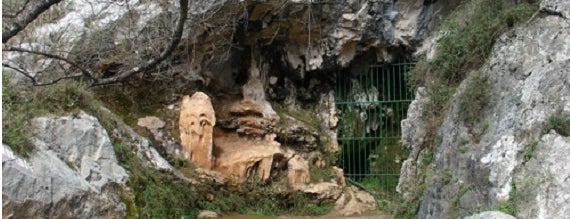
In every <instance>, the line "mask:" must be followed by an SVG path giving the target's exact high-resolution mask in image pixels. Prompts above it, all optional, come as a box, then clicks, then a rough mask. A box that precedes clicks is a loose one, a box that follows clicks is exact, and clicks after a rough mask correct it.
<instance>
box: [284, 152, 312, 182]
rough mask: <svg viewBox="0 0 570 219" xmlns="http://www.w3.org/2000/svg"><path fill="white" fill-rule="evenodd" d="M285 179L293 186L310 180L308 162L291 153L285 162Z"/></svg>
mask: <svg viewBox="0 0 570 219" xmlns="http://www.w3.org/2000/svg"><path fill="white" fill-rule="evenodd" d="M287 179H288V180H289V184H290V185H291V186H293V188H299V187H302V186H304V185H305V184H306V183H308V182H309V181H311V176H310V175H309V162H308V161H306V160H305V159H303V158H302V157H301V156H299V155H293V157H292V158H290V159H289V162H288V163H287Z"/></svg>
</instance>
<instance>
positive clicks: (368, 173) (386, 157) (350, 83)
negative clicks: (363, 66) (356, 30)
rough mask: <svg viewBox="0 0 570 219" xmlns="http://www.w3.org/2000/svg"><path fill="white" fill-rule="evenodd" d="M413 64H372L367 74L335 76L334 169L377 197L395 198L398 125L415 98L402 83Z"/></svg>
mask: <svg viewBox="0 0 570 219" xmlns="http://www.w3.org/2000/svg"><path fill="white" fill-rule="evenodd" d="M412 66H413V64H412V63H405V62H404V63H397V64H382V65H370V66H369V67H368V71H365V72H358V73H352V74H350V75H352V76H346V75H342V74H341V75H339V78H338V80H337V86H338V87H337V89H336V106H337V109H338V110H339V112H340V123H339V127H338V134H339V137H338V140H339V144H340V146H341V150H342V151H341V155H340V157H339V162H338V166H339V167H341V168H343V169H344V173H345V176H347V177H348V178H349V179H351V180H352V181H353V182H357V183H359V184H361V185H362V186H364V187H366V188H367V189H369V190H373V191H374V192H376V193H377V194H378V195H380V194H382V195H384V194H394V193H395V189H396V185H397V184H398V178H399V176H400V167H401V162H402V161H403V159H404V158H405V157H406V156H407V152H406V151H405V150H404V148H403V147H402V146H401V145H400V135H401V128H400V121H401V120H402V119H404V118H405V116H406V113H407V111H408V106H409V104H410V102H411V101H412V99H413V96H412V93H411V92H410V91H408V86H407V84H406V73H407V72H408V71H409V70H410V69H411V68H412Z"/></svg>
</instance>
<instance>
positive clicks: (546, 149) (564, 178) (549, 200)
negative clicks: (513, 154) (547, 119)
mask: <svg viewBox="0 0 570 219" xmlns="http://www.w3.org/2000/svg"><path fill="white" fill-rule="evenodd" d="M569 162H570V137H568V136H566V137H564V136H560V135H559V134H557V133H554V132H552V133H550V134H546V135H544V136H542V138H541V139H540V141H538V144H537V145H536V150H535V151H534V153H533V154H532V158H531V159H530V160H528V162H526V164H525V165H524V166H523V167H522V168H520V172H517V173H515V174H514V176H513V180H514V182H517V184H516V186H517V188H516V189H517V195H519V197H520V198H518V199H520V202H518V203H517V216H518V217H521V218H541V219H542V218H544V219H546V218H564V217H567V216H568V215H570V183H569V182H568V180H570V167H568V163H569Z"/></svg>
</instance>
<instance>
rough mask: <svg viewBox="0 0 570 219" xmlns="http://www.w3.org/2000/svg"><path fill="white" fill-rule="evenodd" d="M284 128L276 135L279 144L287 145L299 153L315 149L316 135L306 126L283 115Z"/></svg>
mask: <svg viewBox="0 0 570 219" xmlns="http://www.w3.org/2000/svg"><path fill="white" fill-rule="evenodd" d="M281 120H283V122H284V124H286V125H285V127H282V128H281V130H280V131H279V133H278V135H277V140H279V142H284V143H287V146H289V147H291V148H293V149H295V150H297V151H300V152H310V151H315V150H316V149H317V143H318V137H319V136H318V135H317V133H316V132H315V131H313V130H311V129H310V128H309V127H308V125H307V124H305V123H304V122H302V121H299V120H297V119H295V118H293V117H291V116H288V115H284V116H283V117H282V118H281Z"/></svg>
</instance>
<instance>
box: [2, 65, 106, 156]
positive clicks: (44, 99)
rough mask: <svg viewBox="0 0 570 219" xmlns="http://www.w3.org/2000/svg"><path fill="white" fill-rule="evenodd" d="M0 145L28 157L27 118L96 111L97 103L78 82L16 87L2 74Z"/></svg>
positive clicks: (29, 128)
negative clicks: (4, 145) (0, 139)
mask: <svg viewBox="0 0 570 219" xmlns="http://www.w3.org/2000/svg"><path fill="white" fill-rule="evenodd" d="M2 80H3V88H2V130H3V136H2V142H3V143H6V144H7V145H8V146H10V147H11V148H12V150H13V151H14V153H16V154H18V155H20V156H23V157H28V156H29V154H30V152H31V151H32V150H33V146H32V145H31V143H30V142H28V141H29V138H30V137H31V135H32V133H31V132H32V124H31V121H30V120H31V119H32V118H34V117H38V116H49V115H64V114H71V113H74V112H76V111H78V110H79V109H83V110H85V111H88V112H94V111H99V110H101V109H100V103H99V102H98V101H96V100H95V99H94V98H93V95H92V94H91V93H90V92H89V91H88V90H87V88H86V87H85V86H83V84H82V83H80V82H75V81H65V82H61V83H57V84H55V85H52V86H44V87H26V88H24V87H20V86H16V85H13V84H12V83H10V82H9V79H8V76H7V75H5V74H4V73H3V74H2Z"/></svg>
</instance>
